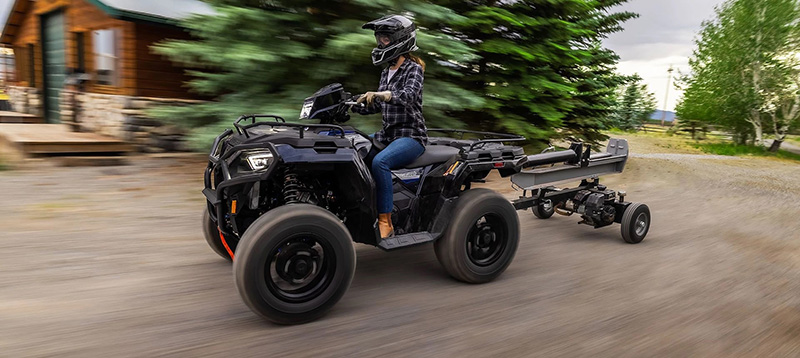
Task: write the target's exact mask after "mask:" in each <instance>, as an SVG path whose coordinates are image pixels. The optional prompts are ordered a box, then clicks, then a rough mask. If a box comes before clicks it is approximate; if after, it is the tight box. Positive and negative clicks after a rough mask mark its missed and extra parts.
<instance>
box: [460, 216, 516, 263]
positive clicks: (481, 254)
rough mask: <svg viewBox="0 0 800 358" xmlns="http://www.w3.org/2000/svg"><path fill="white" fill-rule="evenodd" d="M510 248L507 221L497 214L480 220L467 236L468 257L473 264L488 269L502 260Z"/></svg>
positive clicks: (482, 217)
mask: <svg viewBox="0 0 800 358" xmlns="http://www.w3.org/2000/svg"><path fill="white" fill-rule="evenodd" d="M506 246H508V230H507V229H506V222H505V220H504V219H503V218H502V217H501V216H499V215H495V214H485V215H483V216H481V217H480V218H478V220H477V221H475V223H474V224H473V225H472V227H471V228H470V230H469V233H468V234H467V247H466V249H467V256H468V257H469V260H470V261H472V263H473V264H475V265H477V266H480V267H486V266H491V265H493V264H494V263H496V262H497V261H498V260H500V257H501V256H503V252H505V251H506Z"/></svg>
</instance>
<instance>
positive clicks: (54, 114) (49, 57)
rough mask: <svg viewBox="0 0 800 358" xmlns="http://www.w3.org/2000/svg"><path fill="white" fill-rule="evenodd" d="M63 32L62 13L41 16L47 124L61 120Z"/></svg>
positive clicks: (63, 63) (64, 65)
mask: <svg viewBox="0 0 800 358" xmlns="http://www.w3.org/2000/svg"><path fill="white" fill-rule="evenodd" d="M65 32H66V27H65V24H64V12H63V11H55V12H51V13H49V14H45V15H42V59H43V61H42V67H43V69H42V73H43V74H44V75H43V79H44V98H43V100H44V117H45V120H47V123H58V122H60V119H61V107H60V106H59V100H60V96H61V90H62V89H63V88H64V80H65V79H66V77H67V64H66V61H67V56H66V46H65V44H64V34H65Z"/></svg>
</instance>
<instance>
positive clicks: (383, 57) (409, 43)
mask: <svg viewBox="0 0 800 358" xmlns="http://www.w3.org/2000/svg"><path fill="white" fill-rule="evenodd" d="M418 49H419V48H418V47H417V39H416V36H415V37H412V38H410V39H407V40H405V41H402V42H398V43H393V44H392V45H391V46H389V47H387V48H378V47H376V48H374V49H372V64H373V65H375V66H382V65H385V64H391V65H394V64H395V63H397V59H398V58H399V57H400V56H402V55H405V54H407V53H409V52H412V51H416V50H418Z"/></svg>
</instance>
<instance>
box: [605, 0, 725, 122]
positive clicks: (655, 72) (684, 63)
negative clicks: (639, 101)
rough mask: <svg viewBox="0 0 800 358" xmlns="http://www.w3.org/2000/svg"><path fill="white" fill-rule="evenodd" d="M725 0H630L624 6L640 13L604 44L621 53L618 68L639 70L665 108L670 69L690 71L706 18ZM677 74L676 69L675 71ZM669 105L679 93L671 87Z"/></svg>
mask: <svg viewBox="0 0 800 358" xmlns="http://www.w3.org/2000/svg"><path fill="white" fill-rule="evenodd" d="M722 2H723V0H629V1H628V3H627V4H625V5H623V6H622V7H620V9H622V10H627V11H632V12H635V13H638V14H639V15H640V16H639V18H638V19H635V20H631V21H629V22H626V23H625V24H624V25H623V26H624V27H625V31H623V32H620V33H617V34H614V35H612V36H611V37H610V38H609V39H608V40H606V41H605V45H606V46H607V47H609V48H611V49H612V50H614V51H616V52H617V54H618V55H619V56H620V57H621V60H620V63H619V66H618V68H619V72H621V73H624V74H626V75H630V74H634V73H638V74H639V75H640V76H641V77H642V78H644V81H645V83H647V85H648V87H649V88H650V91H652V92H653V93H655V94H656V99H657V100H658V103H659V109H663V108H664V98H665V96H666V94H667V93H666V91H667V78H668V76H667V69H669V66H670V65H673V66H674V67H675V69H676V70H683V71H684V72H687V71H688V69H689V56H691V54H692V49H693V48H694V42H693V39H694V37H695V34H696V33H697V31H698V30H700V24H701V23H702V22H703V20H710V19H712V18H713V17H714V6H716V5H718V4H721V3H722ZM676 74H677V72H676ZM669 97H670V98H669V101H668V102H667V108H669V110H673V109H674V108H675V103H676V102H677V100H678V98H679V97H680V93H678V91H676V90H675V88H674V87H672V88H670V91H669Z"/></svg>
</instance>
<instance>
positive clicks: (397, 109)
mask: <svg viewBox="0 0 800 358" xmlns="http://www.w3.org/2000/svg"><path fill="white" fill-rule="evenodd" d="M423 81H424V76H423V71H422V66H420V65H419V64H417V63H416V62H414V61H411V60H408V59H406V60H405V61H403V64H402V65H400V68H398V69H397V72H395V74H394V76H392V79H391V81H389V68H386V69H384V70H383V72H382V73H381V83H380V85H379V86H378V92H383V91H389V92H392V99H391V100H390V101H389V102H386V103H378V102H374V103H373V104H372V105H371V106H367V107H365V108H358V107H354V111H355V112H357V113H360V114H373V113H378V112H381V114H382V115H383V129H381V130H379V131H378V132H377V133H375V139H377V140H378V141H380V142H381V143H384V144H387V145H388V144H389V143H391V142H392V141H393V140H395V139H397V138H400V137H410V138H413V139H416V140H417V141H418V142H420V143H421V144H422V145H425V144H426V143H427V141H428V131H427V128H426V127H425V119H424V118H422V82H423Z"/></svg>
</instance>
